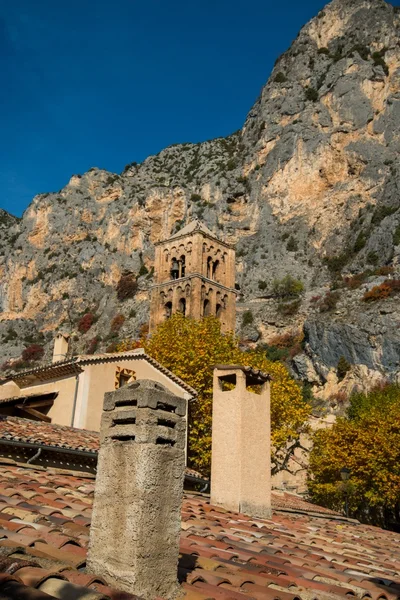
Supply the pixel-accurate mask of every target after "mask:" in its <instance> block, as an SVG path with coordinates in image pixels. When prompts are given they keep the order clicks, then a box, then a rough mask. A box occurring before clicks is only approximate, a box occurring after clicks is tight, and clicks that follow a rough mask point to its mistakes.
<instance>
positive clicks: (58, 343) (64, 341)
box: [53, 333, 69, 363]
mask: <svg viewBox="0 0 400 600" xmlns="http://www.w3.org/2000/svg"><path fill="white" fill-rule="evenodd" d="M68 347H69V335H68V333H57V335H56V338H55V340H54V350H53V363H55V362H57V361H59V360H65V359H66V358H67V354H68Z"/></svg>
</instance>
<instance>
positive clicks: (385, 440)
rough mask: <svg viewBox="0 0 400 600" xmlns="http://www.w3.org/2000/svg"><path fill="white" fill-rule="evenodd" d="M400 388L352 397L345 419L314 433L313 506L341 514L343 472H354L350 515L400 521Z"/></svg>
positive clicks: (377, 521) (386, 522)
mask: <svg viewBox="0 0 400 600" xmlns="http://www.w3.org/2000/svg"><path fill="white" fill-rule="evenodd" d="M399 423H400V387H399V386H398V385H388V386H385V387H379V388H376V389H375V390H373V391H372V392H370V393H369V394H355V395H353V396H351V398H350V407H349V409H348V413H347V417H345V418H340V419H338V420H337V422H336V423H335V424H334V425H333V427H332V429H323V430H319V431H317V432H316V433H315V434H314V447H313V450H312V452H311V455H310V471H311V478H310V480H309V492H310V495H311V498H312V500H313V501H314V502H317V503H318V504H321V505H323V506H328V507H330V508H333V509H336V510H341V509H342V508H343V502H344V493H345V492H346V490H345V489H344V485H345V484H343V483H342V482H341V478H340V470H341V469H342V468H343V467H347V468H348V469H350V472H351V476H350V480H349V483H348V484H347V485H348V489H347V493H348V499H349V508H350V514H351V516H355V517H357V518H358V519H360V520H362V521H367V522H372V523H374V524H377V525H383V526H386V527H388V526H389V527H390V526H391V525H392V524H393V522H397V523H399V522H400V494H399V490H400V428H399Z"/></svg>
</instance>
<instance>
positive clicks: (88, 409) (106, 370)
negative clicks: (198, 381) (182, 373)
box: [74, 359, 189, 431]
mask: <svg viewBox="0 0 400 600" xmlns="http://www.w3.org/2000/svg"><path fill="white" fill-rule="evenodd" d="M117 367H120V368H122V369H130V370H132V371H135V373H136V379H151V380H152V381H158V382H159V383H162V384H163V385H164V386H165V387H166V388H167V389H168V390H170V391H171V392H172V393H174V394H176V395H177V396H179V397H180V398H188V397H189V394H188V393H187V392H185V390H183V389H182V388H181V387H180V386H179V385H178V384H176V383H174V382H173V381H171V379H169V377H167V376H166V375H164V374H163V373H161V372H160V371H159V370H158V369H156V368H155V367H153V366H152V365H151V364H150V363H149V362H147V360H140V359H139V360H121V361H118V362H112V363H102V364H93V365H87V366H86V367H84V373H85V376H84V382H83V385H82V388H80V390H79V394H78V401H77V407H76V414H75V422H74V426H75V427H79V428H84V429H91V430H93V431H100V420H101V413H102V410H103V400H104V394H105V392H112V391H113V390H114V382H115V371H116V369H117Z"/></svg>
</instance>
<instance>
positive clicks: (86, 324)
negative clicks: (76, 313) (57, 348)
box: [78, 312, 95, 333]
mask: <svg viewBox="0 0 400 600" xmlns="http://www.w3.org/2000/svg"><path fill="white" fill-rule="evenodd" d="M94 320H95V319H94V315H93V314H92V313H90V312H88V313H86V314H84V315H83V317H81V318H80V319H79V322H78V331H80V332H81V333H87V332H88V331H89V329H90V328H91V326H92V325H93V323H94Z"/></svg>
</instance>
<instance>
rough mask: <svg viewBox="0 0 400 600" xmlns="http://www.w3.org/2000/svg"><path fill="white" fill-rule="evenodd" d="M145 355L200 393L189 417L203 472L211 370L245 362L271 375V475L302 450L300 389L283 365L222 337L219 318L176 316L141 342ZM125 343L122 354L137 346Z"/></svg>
mask: <svg viewBox="0 0 400 600" xmlns="http://www.w3.org/2000/svg"><path fill="white" fill-rule="evenodd" d="M141 345H143V347H144V348H145V350H146V352H147V353H148V354H149V355H150V356H152V357H153V358H155V359H156V360H158V361H159V362H160V363H161V364H162V365H163V366H164V367H167V368H168V369H170V370H171V371H172V372H173V373H174V374H175V375H178V377H180V378H181V379H183V381H185V382H186V383H187V384H189V385H191V386H192V387H193V388H194V389H196V390H197V392H198V398H197V399H196V400H195V401H194V402H192V403H191V406H190V415H189V422H190V427H189V460H190V464H191V466H193V467H194V468H197V469H199V470H200V471H202V472H203V473H208V472H209V471H210V462H211V418H212V385H213V367H214V366H215V365H217V364H242V365H245V366H252V367H255V368H257V369H261V370H262V371H266V372H268V373H270V375H271V376H272V378H273V380H272V385H271V428H272V444H273V456H272V459H273V472H277V471H278V470H279V469H280V468H282V465H286V464H287V461H288V459H289V457H290V455H291V453H292V452H293V451H294V449H295V448H296V447H298V446H299V437H300V433H302V432H303V431H306V430H307V420H308V416H309V412H310V406H309V405H308V404H307V403H306V402H304V400H303V398H302V394H301V388H300V387H299V385H298V384H297V383H296V382H295V381H294V380H293V379H292V378H291V377H290V375H289V373H288V371H287V369H286V368H285V366H284V365H283V364H282V363H278V362H271V361H269V360H267V359H266V358H265V354H263V353H262V352H261V351H250V352H243V351H241V350H240V348H239V341H238V339H237V338H236V337H235V336H234V335H233V334H222V333H221V327H220V322H219V320H218V319H217V318H215V317H206V318H204V319H201V320H199V321H197V320H193V319H188V318H185V317H183V316H182V315H181V314H179V313H177V314H175V315H173V316H172V317H171V318H170V319H168V320H167V321H165V322H164V323H162V324H161V325H159V327H158V328H157V330H156V331H155V332H154V333H153V334H152V336H151V338H149V339H143V340H141ZM137 346H138V343H137V342H129V341H128V342H127V341H125V342H122V344H120V346H119V347H118V350H119V351H123V350H129V349H130V348H132V347H137Z"/></svg>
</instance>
